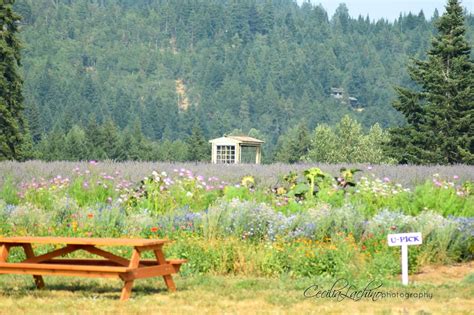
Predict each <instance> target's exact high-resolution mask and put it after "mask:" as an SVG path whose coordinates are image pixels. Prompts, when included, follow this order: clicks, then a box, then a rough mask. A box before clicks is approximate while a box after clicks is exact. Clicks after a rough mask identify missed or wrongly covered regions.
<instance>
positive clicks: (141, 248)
mask: <svg viewBox="0 0 474 315" xmlns="http://www.w3.org/2000/svg"><path fill="white" fill-rule="evenodd" d="M162 247H163V244H158V245H147V246H137V249H138V250H139V251H140V252H141V253H143V252H146V251H155V250H158V249H161V248H162Z"/></svg>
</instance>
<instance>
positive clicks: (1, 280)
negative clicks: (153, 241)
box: [0, 263, 474, 315]
mask: <svg viewBox="0 0 474 315" xmlns="http://www.w3.org/2000/svg"><path fill="white" fill-rule="evenodd" d="M439 268H441V269H439ZM448 269H452V270H450V271H449V272H448V271H447V270H448ZM473 271H474V270H473V264H472V263H470V264H464V265H460V266H454V267H438V268H435V267H432V268H431V269H430V268H427V269H426V270H424V272H423V273H421V274H419V275H415V276H413V280H415V282H414V284H413V285H411V287H410V288H409V289H405V288H402V287H401V286H400V285H399V284H398V282H396V281H393V282H388V283H387V284H385V285H384V286H383V289H384V290H387V291H393V292H404V291H406V290H408V291H411V292H418V291H427V292H429V293H432V294H433V299H432V300H427V299H423V300H416V299H411V300H404V299H400V298H392V299H385V300H379V301H375V302H374V301H371V300H363V301H358V302H355V301H348V300H344V301H342V302H337V301H334V300H328V299H314V298H310V299H308V298H305V297H304V296H303V291H304V289H305V288H307V287H308V286H309V285H311V284H315V283H314V281H312V280H310V279H299V280H295V279H291V278H281V279H264V278H248V277H231V276H226V277H223V276H194V277H179V276H178V277H176V282H177V286H178V292H176V293H173V294H170V293H168V292H167V291H166V290H165V286H164V284H163V283H162V281H161V280H160V279H151V280H143V281H137V282H136V285H135V287H134V291H133V295H132V299H131V300H129V301H127V302H120V301H119V300H118V298H119V295H120V286H121V283H120V282H119V281H115V280H106V279H104V280H102V279H99V280H95V279H93V280H90V279H83V278H66V277H45V281H46V284H47V289H45V290H36V289H34V288H33V281H32V277H31V276H13V275H3V276H1V277H0V314H2V315H3V314H15V315H19V314H114V315H116V314H196V315H197V314H222V313H225V314H474V311H473V310H474V274H473ZM428 275H429V276H428ZM436 275H438V277H437V276H436ZM330 285H331V283H330V282H327V281H326V282H325V283H324V284H322V286H323V287H324V288H328V287H330Z"/></svg>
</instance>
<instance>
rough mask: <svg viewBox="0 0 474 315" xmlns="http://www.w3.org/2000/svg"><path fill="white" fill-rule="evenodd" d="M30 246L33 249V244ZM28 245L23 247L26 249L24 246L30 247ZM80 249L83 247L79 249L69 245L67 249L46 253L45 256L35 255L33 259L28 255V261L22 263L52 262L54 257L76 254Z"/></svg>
mask: <svg viewBox="0 0 474 315" xmlns="http://www.w3.org/2000/svg"><path fill="white" fill-rule="evenodd" d="M28 245H29V246H30V247H31V244H28ZM28 245H26V244H25V245H23V248H25V247H24V246H28ZM79 249H81V247H79V246H74V245H67V246H66V247H63V248H60V249H57V250H54V251H52V252H49V253H46V254H44V255H40V256H34V254H33V257H28V255H27V256H26V257H27V259H25V260H23V261H22V263H39V262H42V261H45V260H50V259H52V258H54V257H58V256H63V255H66V254H69V253H72V252H74V251H76V250H79Z"/></svg>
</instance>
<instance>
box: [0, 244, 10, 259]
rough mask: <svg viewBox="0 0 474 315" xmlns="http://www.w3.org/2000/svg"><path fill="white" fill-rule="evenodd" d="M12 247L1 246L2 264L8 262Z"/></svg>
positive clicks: (0, 256) (0, 257)
mask: <svg viewBox="0 0 474 315" xmlns="http://www.w3.org/2000/svg"><path fill="white" fill-rule="evenodd" d="M9 250H10V247H9V246H8V245H6V244H2V245H0V262H7V259H8V253H9Z"/></svg>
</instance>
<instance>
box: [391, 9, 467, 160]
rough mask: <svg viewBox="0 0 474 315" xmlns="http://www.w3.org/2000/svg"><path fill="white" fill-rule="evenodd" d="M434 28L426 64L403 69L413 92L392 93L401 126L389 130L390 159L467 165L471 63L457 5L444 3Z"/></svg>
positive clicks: (398, 89) (423, 62)
mask: <svg viewBox="0 0 474 315" xmlns="http://www.w3.org/2000/svg"><path fill="white" fill-rule="evenodd" d="M436 27H437V30H438V34H437V35H436V37H435V38H434V39H433V41H432V46H431V48H430V49H429V51H428V53H427V54H428V58H427V60H413V62H412V64H410V66H409V68H408V72H409V74H410V78H411V79H412V80H413V81H414V82H415V83H416V85H417V87H416V89H413V88H401V87H399V88H397V93H398V100H397V101H396V102H395V103H394V107H395V108H396V109H397V110H398V111H400V112H401V113H402V114H403V115H404V116H405V118H406V123H407V124H406V125H405V126H403V127H400V128H396V129H394V130H393V131H392V136H393V139H392V142H391V146H392V150H393V155H394V156H395V157H396V158H397V159H398V160H399V161H400V162H402V163H416V164H426V163H433V164H434V163H436V164H454V163H467V164H472V163H474V129H473V128H472V126H473V121H474V117H473V115H474V90H473V89H472V86H473V84H474V63H473V61H472V58H471V52H470V50H471V49H470V45H469V43H468V41H467V36H466V26H465V17H464V13H463V8H462V7H461V4H460V2H459V1H458V0H449V1H448V4H447V6H446V12H445V13H444V14H443V15H442V16H441V17H440V18H439V19H438V20H437V21H436Z"/></svg>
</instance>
